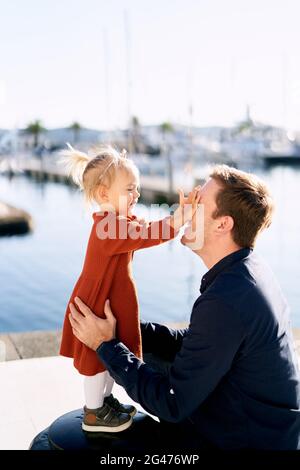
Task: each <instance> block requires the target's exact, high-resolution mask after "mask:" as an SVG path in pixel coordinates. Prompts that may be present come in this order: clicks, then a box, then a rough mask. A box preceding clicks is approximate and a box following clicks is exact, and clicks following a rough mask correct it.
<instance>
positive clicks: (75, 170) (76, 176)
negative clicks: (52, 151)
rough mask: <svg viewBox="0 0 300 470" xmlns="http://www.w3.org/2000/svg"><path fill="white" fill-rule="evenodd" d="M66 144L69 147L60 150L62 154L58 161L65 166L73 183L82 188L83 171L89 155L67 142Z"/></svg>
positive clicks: (89, 158)
mask: <svg viewBox="0 0 300 470" xmlns="http://www.w3.org/2000/svg"><path fill="white" fill-rule="evenodd" d="M67 146H68V147H69V149H68V150H67V149H66V150H62V151H61V152H60V155H61V156H62V158H61V159H60V163H61V164H63V165H64V166H65V168H66V169H67V174H68V176H71V178H72V180H73V181H74V183H75V184H77V185H78V186H79V187H80V188H81V189H83V173H84V170H85V169H86V166H87V164H88V163H89V161H90V160H91V157H89V155H88V154H86V153H84V152H81V151H80V150H77V149H74V148H73V147H72V145H70V144H69V143H67Z"/></svg>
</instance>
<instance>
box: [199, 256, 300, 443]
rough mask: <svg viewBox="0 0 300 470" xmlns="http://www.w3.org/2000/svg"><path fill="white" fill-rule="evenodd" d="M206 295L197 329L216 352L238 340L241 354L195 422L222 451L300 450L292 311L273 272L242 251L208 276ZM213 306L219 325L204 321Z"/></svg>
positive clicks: (299, 383)
mask: <svg viewBox="0 0 300 470" xmlns="http://www.w3.org/2000/svg"><path fill="white" fill-rule="evenodd" d="M201 292H202V295H201V296H200V297H199V299H198V301H196V303H195V306H194V311H193V314H192V321H191V326H190V327H191V328H195V329H196V330H197V331H198V330H199V331H200V330H201V328H202V327H203V328H206V329H207V335H208V336H210V337H211V341H210V347H211V348H212V349H214V348H215V347H216V348H217V345H215V344H213V343H214V342H215V341H218V338H219V341H223V339H222V337H221V336H222V335H227V337H228V338H229V337H231V336H232V338H233V341H236V344H237V345H238V347H237V348H236V351H235V354H234V355H233V357H232V360H231V364H230V367H228V370H227V371H226V373H225V374H224V375H223V376H222V378H221V380H220V381H219V382H218V384H217V386H216V387H215V389H214V390H213V391H212V393H211V394H210V395H209V396H208V397H207V398H206V399H205V400H204V401H203V402H202V404H201V405H200V407H199V408H198V409H197V410H196V411H195V412H194V413H193V415H192V416H191V419H192V421H193V422H194V423H195V424H196V425H197V428H198V429H199V431H200V432H201V433H202V434H203V435H205V436H206V438H207V439H209V440H210V441H211V442H213V443H214V444H216V445H218V446H219V447H222V448H236V447H248V448H249V447H250V448H268V449H296V448H300V379H299V369H298V362H297V357H296V354H295V351H294V347H293V340H292V332H291V327H290V319H289V312H288V307H287V304H286V301H285V299H284V297H283V295H282V293H281V290H280V287H279V285H278V284H277V282H276V280H275V278H274V276H273V273H272V272H271V270H270V269H269V267H268V266H267V265H265V264H264V263H263V261H262V260H261V259H260V258H259V257H257V256H256V255H255V254H254V253H252V252H251V251H250V250H247V249H244V250H240V251H239V252H236V253H234V254H233V255H230V256H227V257H226V258H224V259H223V260H222V261H221V262H220V263H218V264H217V265H215V266H214V267H213V268H212V269H211V270H210V271H209V272H208V273H207V275H206V276H205V278H204V279H203V281H202V286H201ZM207 302H217V304H218V305H219V309H218V312H217V313H216V314H213V315H212V316H213V318H211V322H209V321H208V322H207V321H206V320H205V319H204V321H202V320H203V318H202V307H203V306H204V305H205V304H206V303H207ZM213 319H214V320H215V323H218V324H216V325H215V327H214V325H213ZM237 324H238V328H236V325H237ZM236 335H237V336H236ZM238 336H239V337H240V338H238ZM208 343H209V341H208ZM224 343H225V344H226V339H225V340H224ZM224 355H226V351H224ZM217 367H218V364H216V368H217Z"/></svg>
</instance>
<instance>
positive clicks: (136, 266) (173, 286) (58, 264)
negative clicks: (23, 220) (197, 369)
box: [0, 167, 300, 332]
mask: <svg viewBox="0 0 300 470" xmlns="http://www.w3.org/2000/svg"><path fill="white" fill-rule="evenodd" d="M260 174H261V176H262V177H263V178H264V179H265V180H266V181H267V182H268V183H269V185H270V187H271V190H272V192H273V194H274V197H275V201H276V204H277V210H276V213H275V217H274V222H273V224H272V226H271V228H270V229H268V230H267V231H266V232H265V233H264V234H262V235H261V237H260V239H259V241H258V243H257V247H256V250H257V251H258V252H259V253H261V254H262V255H263V256H264V258H265V259H266V260H267V261H268V262H269V264H270V265H271V267H272V268H273V270H274V272H275V274H276V275H277V277H278V279H279V282H280V284H281V287H282V289H283V292H284V294H285V295H286V297H287V299H288V302H289V304H290V306H291V318H292V324H293V325H294V326H298V327H300V292H299V285H300V270H299V262H300V247H299V233H300V220H299V216H298V199H299V195H300V191H299V187H300V170H299V169H292V168H288V167H277V168H273V169H272V170H270V171H268V172H266V171H265V172H264V171H262V170H260ZM0 200H2V201H6V202H8V203H11V204H13V205H15V206H18V207H22V208H23V209H25V210H27V211H28V212H29V213H30V214H31V215H32V216H33V219H34V222H35V230H34V232H33V233H32V234H30V235H26V236H22V237H10V238H0V259H1V263H0V305H1V308H0V331H1V332H8V331H11V332H12V331H28V330H47V329H57V328H61V326H62V322H63V318H64V313H65V308H66V304H67V301H68V299H69V296H70V294H71V291H72V289H73V286H74V284H75V282H76V280H77V278H78V275H79V274H80V271H81V268H82V263H83V258H84V253H85V249H86V243H87V239H88V236H89V232H90V227H91V223H92V219H91V214H90V213H88V212H86V210H85V208H84V206H83V203H82V196H81V194H80V193H78V192H77V191H76V190H74V189H73V188H71V187H68V186H65V185H63V184H57V183H51V182H48V183H38V182H35V181H33V180H31V179H27V178H26V177H23V176H19V177H16V178H13V179H12V180H9V179H8V178H6V177H4V176H0ZM136 212H137V214H139V215H144V216H146V217H147V209H146V208H145V207H143V206H141V205H140V206H139V207H137V210H136ZM160 215H161V214H158V213H157V218H158V217H159V216H160ZM133 271H134V276H135V280H136V283H137V288H138V294H139V302H140V312H141V317H142V318H143V319H145V320H151V321H157V322H177V321H179V322H181V321H187V320H188V319H189V315H190V311H191V307H192V305H193V303H194V301H195V299H196V298H197V297H198V295H199V287H200V282H201V277H202V275H203V274H204V273H205V272H206V268H205V267H204V265H203V264H202V262H201V260H200V258H198V257H197V256H196V255H195V254H193V253H191V252H190V251H189V250H188V249H187V248H185V247H184V246H182V245H181V244H180V242H179V239H176V240H175V241H171V242H168V243H166V244H164V245H161V246H159V247H155V248H150V249H147V250H141V251H137V252H136V253H135V256H134V262H133ZM120 295H122V288H121V287H120Z"/></svg>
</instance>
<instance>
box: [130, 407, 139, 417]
mask: <svg viewBox="0 0 300 470" xmlns="http://www.w3.org/2000/svg"><path fill="white" fill-rule="evenodd" d="M128 414H129V415H130V416H132V417H133V416H134V415H136V414H137V409H136V408H134V410H133V411H131V413H128Z"/></svg>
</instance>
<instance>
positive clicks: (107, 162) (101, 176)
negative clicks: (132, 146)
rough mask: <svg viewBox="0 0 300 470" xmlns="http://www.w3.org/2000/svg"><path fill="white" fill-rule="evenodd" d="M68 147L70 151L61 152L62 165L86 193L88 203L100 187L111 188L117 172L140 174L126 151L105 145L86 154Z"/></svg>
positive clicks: (93, 148) (93, 198)
mask: <svg viewBox="0 0 300 470" xmlns="http://www.w3.org/2000/svg"><path fill="white" fill-rule="evenodd" d="M67 146H68V149H66V150H62V151H61V152H60V155H61V157H62V158H61V159H60V163H62V164H63V165H65V167H66V169H67V172H68V176H70V177H71V178H72V179H73V181H74V183H75V184H76V185H77V186H79V188H80V189H81V190H82V191H83V192H84V195H85V199H86V201H87V202H92V201H93V200H95V195H96V189H97V188H98V187H99V186H100V185H103V186H106V187H107V188H110V186H111V185H112V183H113V181H114V179H115V177H116V173H117V171H119V170H124V171H126V172H127V173H130V174H131V173H133V172H134V173H138V168H137V167H136V165H135V164H134V162H133V161H132V160H130V159H129V158H127V152H126V150H125V149H123V150H122V151H121V152H118V151H117V150H116V149H114V148H113V147H112V146H110V145H103V146H97V147H92V148H91V149H90V150H89V151H88V153H85V152H81V151H80V150H77V149H74V148H73V147H72V146H71V145H70V144H67Z"/></svg>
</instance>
